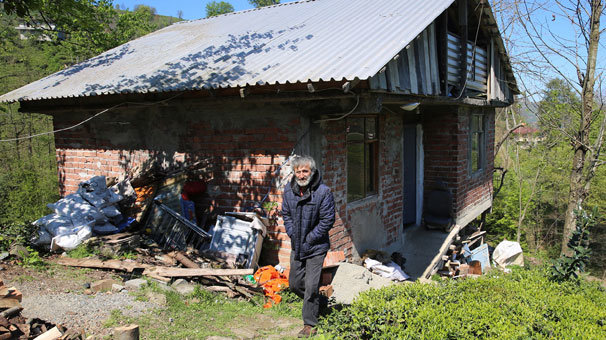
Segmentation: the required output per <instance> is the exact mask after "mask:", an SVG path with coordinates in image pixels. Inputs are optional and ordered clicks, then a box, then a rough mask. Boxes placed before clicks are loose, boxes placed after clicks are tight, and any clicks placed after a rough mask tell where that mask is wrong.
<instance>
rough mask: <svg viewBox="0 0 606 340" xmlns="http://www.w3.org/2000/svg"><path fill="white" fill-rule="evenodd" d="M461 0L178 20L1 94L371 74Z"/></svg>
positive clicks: (332, 0) (353, 1)
mask: <svg viewBox="0 0 606 340" xmlns="http://www.w3.org/2000/svg"><path fill="white" fill-rule="evenodd" d="M453 2H454V0H423V1H418V0H399V1H394V0H317V1H300V2H292V3H285V4H279V5H275V6H270V7H263V8H259V9H253V10H247V11H241V12H236V13H230V14H225V15H220V16H217V17H212V18H207V19H200V20H194V21H186V22H179V23H175V24H173V25H171V26H169V27H166V28H164V29H161V30H158V31H156V32H153V33H150V34H148V35H146V36H144V37H141V38H138V39H135V40H133V41H130V42H128V43H126V44H124V45H121V46H118V47H116V48H114V49H112V50H109V51H107V52H105V53H103V54H101V55H99V56H97V57H94V58H92V59H89V60H87V61H85V62H83V63H80V64H77V65H75V66H72V67H70V68H68V69H65V70H62V71H60V72H57V73H55V74H53V75H50V76H48V77H46V78H43V79H41V80H38V81H36V82H33V83H31V84H29V85H26V86H24V87H22V88H20V89H17V90H15V91H13V92H10V93H8V94H5V95H3V96H1V97H0V101H1V102H10V101H17V100H19V101H27V100H37V99H53V98H68V97H84V96H94V95H105V94H118V93H147V92H164V91H181V90H196V89H205V88H228V87H244V86H252V85H261V84H284V83H298V82H319V81H331V80H337V81H340V80H354V79H356V78H358V79H368V78H370V77H372V76H374V75H375V74H377V72H379V70H381V69H382V68H383V67H384V66H385V65H386V64H387V63H388V62H389V61H390V60H391V59H392V58H393V57H394V56H395V55H397V54H398V53H399V52H400V51H401V50H402V49H403V48H404V47H405V46H407V45H408V44H409V43H410V42H411V41H412V40H413V39H414V38H415V37H417V36H418V35H419V34H420V33H421V32H422V31H423V30H424V29H425V28H426V27H427V26H428V25H429V24H431V23H432V22H433V21H434V20H435V18H436V17H437V16H438V15H440V13H442V12H443V11H444V10H445V9H447V8H448V7H449V6H450V5H451V4H452V3H453Z"/></svg>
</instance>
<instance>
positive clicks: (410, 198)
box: [403, 124, 424, 227]
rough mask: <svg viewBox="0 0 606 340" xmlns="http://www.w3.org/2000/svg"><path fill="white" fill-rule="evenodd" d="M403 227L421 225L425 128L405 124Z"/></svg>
mask: <svg viewBox="0 0 606 340" xmlns="http://www.w3.org/2000/svg"><path fill="white" fill-rule="evenodd" d="M403 153H404V155H403V160H404V164H403V169H404V171H403V176H404V178H403V185H404V188H403V190H404V195H403V209H404V214H403V225H404V226H405V227H406V226H409V225H420V224H421V215H422V211H423V160H424V157H423V128H422V125H421V124H405V125H404V136H403Z"/></svg>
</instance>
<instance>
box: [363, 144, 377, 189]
mask: <svg viewBox="0 0 606 340" xmlns="http://www.w3.org/2000/svg"><path fill="white" fill-rule="evenodd" d="M377 145H378V143H376V142H375V143H367V144H366V145H365V147H366V152H365V162H364V165H365V166H364V172H365V174H366V176H365V182H366V194H367V195H368V194H369V193H374V192H375V191H376V190H375V189H376V188H375V176H376V164H375V153H376V147H377Z"/></svg>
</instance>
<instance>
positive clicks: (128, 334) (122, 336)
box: [114, 325, 139, 340]
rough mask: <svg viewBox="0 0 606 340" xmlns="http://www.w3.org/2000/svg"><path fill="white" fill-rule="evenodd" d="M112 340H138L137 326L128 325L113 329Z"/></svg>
mask: <svg viewBox="0 0 606 340" xmlns="http://www.w3.org/2000/svg"><path fill="white" fill-rule="evenodd" d="M114 340H139V326H138V325H128V326H122V327H116V328H114Z"/></svg>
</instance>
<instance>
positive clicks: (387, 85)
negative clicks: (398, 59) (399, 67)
mask: <svg viewBox="0 0 606 340" xmlns="http://www.w3.org/2000/svg"><path fill="white" fill-rule="evenodd" d="M389 66H390V65H389V63H387V65H385V67H384V69H385V71H384V72H383V74H384V75H385V89H386V90H387V91H389V92H393V91H392V85H391V76H390V74H391V70H390V68H389Z"/></svg>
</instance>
